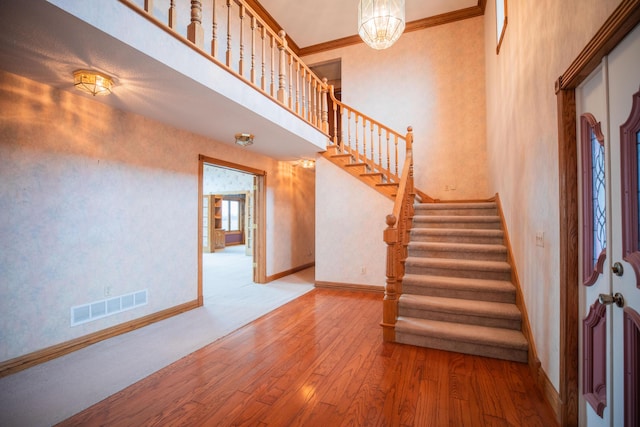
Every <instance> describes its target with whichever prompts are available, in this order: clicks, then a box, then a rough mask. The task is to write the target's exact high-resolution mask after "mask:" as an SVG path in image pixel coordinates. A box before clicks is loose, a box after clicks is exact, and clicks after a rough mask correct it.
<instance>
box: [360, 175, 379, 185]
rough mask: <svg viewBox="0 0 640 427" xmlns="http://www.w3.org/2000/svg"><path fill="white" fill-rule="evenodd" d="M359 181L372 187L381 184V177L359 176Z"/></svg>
mask: <svg viewBox="0 0 640 427" xmlns="http://www.w3.org/2000/svg"><path fill="white" fill-rule="evenodd" d="M360 179H362V180H363V181H365V182H366V183H367V184H369V185H370V186H374V185H376V184H381V183H382V176H381V175H360Z"/></svg>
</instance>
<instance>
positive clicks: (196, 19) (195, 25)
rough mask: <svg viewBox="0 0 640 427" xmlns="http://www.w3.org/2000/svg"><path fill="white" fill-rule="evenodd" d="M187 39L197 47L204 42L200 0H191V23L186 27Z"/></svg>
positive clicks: (200, 46)
mask: <svg viewBox="0 0 640 427" xmlns="http://www.w3.org/2000/svg"><path fill="white" fill-rule="evenodd" d="M187 39H189V41H190V42H191V43H193V44H195V45H196V46H198V47H199V48H202V45H203V44H204V30H203V29H202V2H201V1H200V0H191V24H189V26H188V27H187Z"/></svg>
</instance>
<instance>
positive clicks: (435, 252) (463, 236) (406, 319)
mask: <svg viewBox="0 0 640 427" xmlns="http://www.w3.org/2000/svg"><path fill="white" fill-rule="evenodd" d="M414 212H415V213H414V217H413V226H412V229H411V232H410V239H409V245H408V257H407V259H406V263H405V275H404V278H403V281H402V294H401V295H400V297H399V299H398V317H397V321H396V324H395V340H396V341H397V342H401V343H405V344H413V345H418V346H423V347H431V348H438V349H442V350H449V351H456V352H460V353H467V354H474V355H480V356H487V357H494V358H498V359H506V360H512V361H518V362H527V357H528V343H527V340H526V339H525V337H524V335H523V334H522V332H521V329H522V316H521V313H520V310H519V309H518V307H517V306H516V304H515V301H516V288H515V286H514V284H513V283H512V280H511V274H512V273H511V270H512V268H511V265H510V264H509V263H508V262H507V260H508V257H507V248H506V246H505V244H504V233H503V231H502V229H501V220H500V217H499V216H498V212H497V205H496V203H495V202H487V203H423V204H416V205H415V206H414Z"/></svg>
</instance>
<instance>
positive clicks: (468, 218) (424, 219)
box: [413, 215, 500, 223]
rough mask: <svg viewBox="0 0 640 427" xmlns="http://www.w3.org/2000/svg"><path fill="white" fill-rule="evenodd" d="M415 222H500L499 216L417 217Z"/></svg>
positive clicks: (414, 218)
mask: <svg viewBox="0 0 640 427" xmlns="http://www.w3.org/2000/svg"><path fill="white" fill-rule="evenodd" d="M413 221H414V222H422V223H425V222H426V223H439V222H453V223H460V222H476V223H486V222H489V223H493V222H500V217H499V216H497V215H415V216H414V217H413Z"/></svg>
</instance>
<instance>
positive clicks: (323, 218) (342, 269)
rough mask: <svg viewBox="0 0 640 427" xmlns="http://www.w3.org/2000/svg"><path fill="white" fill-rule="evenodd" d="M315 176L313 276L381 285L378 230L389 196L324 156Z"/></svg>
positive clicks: (381, 249) (388, 208)
mask: <svg viewBox="0 0 640 427" xmlns="http://www.w3.org/2000/svg"><path fill="white" fill-rule="evenodd" d="M316 179H317V180H318V183H319V185H317V186H316V206H317V209H316V281H319V282H332V283H337V284H344V283H346V284H354V285H370V286H378V287H380V288H381V289H383V288H384V284H385V280H386V271H385V266H386V254H387V252H386V247H387V246H386V244H385V243H384V241H383V240H382V233H383V231H384V229H385V228H386V223H385V217H386V216H387V215H388V214H390V213H391V212H392V211H393V202H392V201H391V200H390V199H389V198H387V197H385V196H383V195H382V194H380V193H378V192H377V191H376V190H374V189H372V188H371V187H369V186H368V185H367V184H364V183H363V182H361V181H360V180H358V179H356V178H355V177H353V176H352V175H351V174H349V173H348V172H346V171H344V170H342V169H341V168H340V167H338V166H336V165H334V164H333V163H331V162H330V161H328V160H326V159H325V158H324V157H318V160H317V162H316ZM320 183H321V184H320ZM363 268H364V272H363V271H362V269H363Z"/></svg>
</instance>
